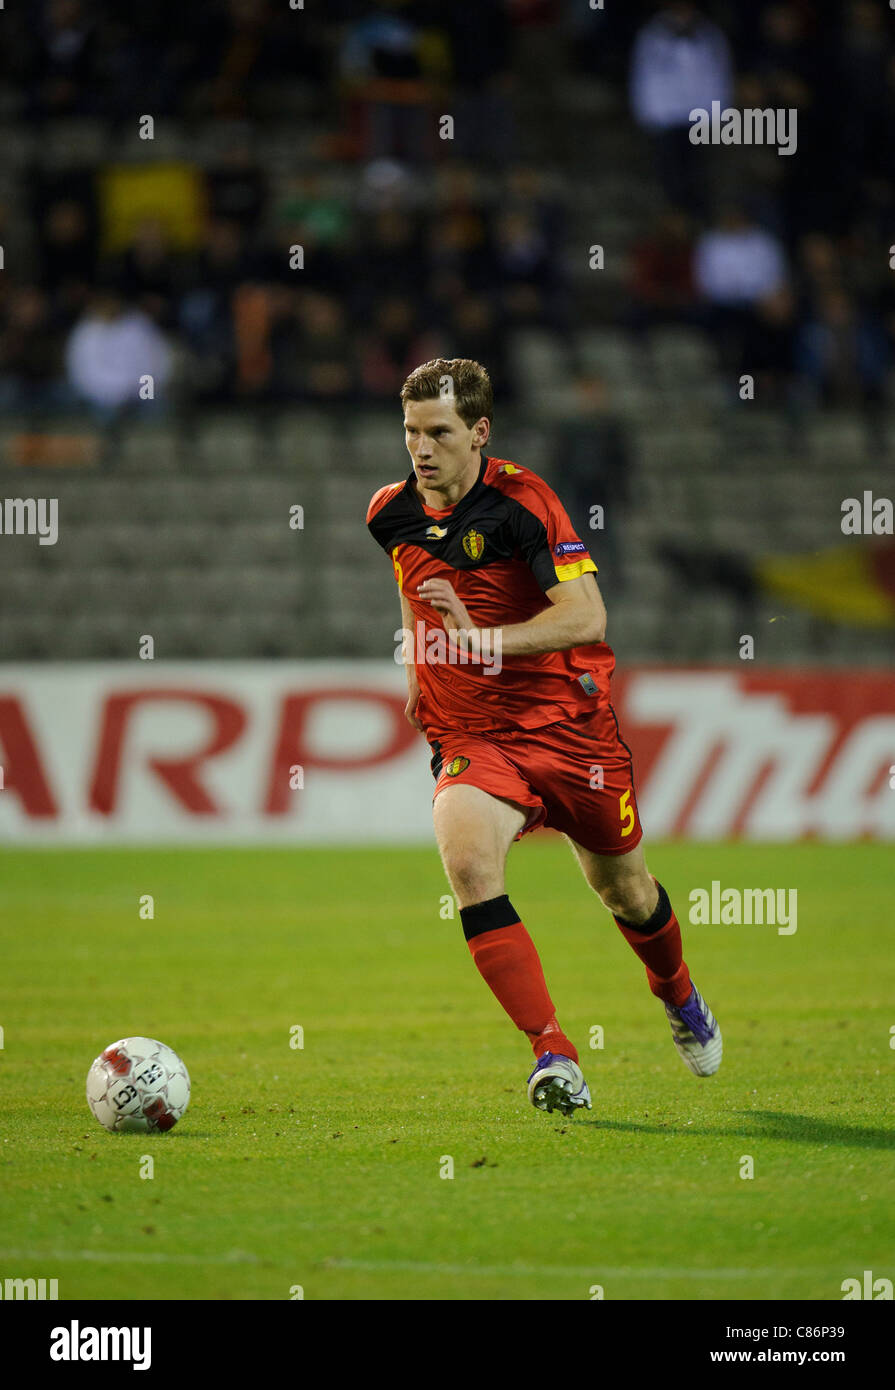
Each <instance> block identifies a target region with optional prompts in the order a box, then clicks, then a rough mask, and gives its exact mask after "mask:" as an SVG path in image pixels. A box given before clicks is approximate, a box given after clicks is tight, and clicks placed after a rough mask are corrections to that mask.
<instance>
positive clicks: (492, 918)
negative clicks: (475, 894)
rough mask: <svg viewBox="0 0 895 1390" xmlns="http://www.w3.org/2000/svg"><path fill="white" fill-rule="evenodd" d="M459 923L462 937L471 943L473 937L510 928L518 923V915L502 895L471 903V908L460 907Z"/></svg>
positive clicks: (505, 896) (504, 895)
mask: <svg viewBox="0 0 895 1390" xmlns="http://www.w3.org/2000/svg"><path fill="white" fill-rule="evenodd" d="M460 921H461V922H462V923H463V935H464V936H465V937H466V940H467V941H471V940H472V938H473V937H474V936H481V934H482V932H486V931H495V930H496V929H497V928H498V927H511V926H512V925H513V923H514V922H518V921H519V913H518V912H516V910H515V908H514V907H513V905H512V903H511V902H510V900H509V898H508V897H507V895H506V893H504V894H503V895H502V896H501V897H499V898H489V899H488V900H487V902H483V903H473V905H472V907H461V908H460Z"/></svg>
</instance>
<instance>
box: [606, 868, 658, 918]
mask: <svg viewBox="0 0 895 1390" xmlns="http://www.w3.org/2000/svg"><path fill="white" fill-rule="evenodd" d="M600 899H601V901H602V903H603V906H604V907H605V908H606V909H607V910H608V911H609V912H611V913H612V915H613V917H621V918H622V920H623V921H625V922H646V921H647V920H648V918H649V917H650V915H651V913H652V911H653V909H654V908H655V906H656V886H655V884H654V883H653V882H652V880H651V879H649V878H647V879H646V881H645V882H644V881H641V880H639V879H635V880H632V881H631V882H630V883H613V884H608V885H605V886H604V887H603V888H602V889H601V890H600Z"/></svg>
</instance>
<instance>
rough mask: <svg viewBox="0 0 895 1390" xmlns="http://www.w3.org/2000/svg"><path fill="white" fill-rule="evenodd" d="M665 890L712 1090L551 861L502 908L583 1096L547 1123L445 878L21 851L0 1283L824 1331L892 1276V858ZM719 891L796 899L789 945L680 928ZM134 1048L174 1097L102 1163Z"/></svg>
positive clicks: (701, 875)
mask: <svg viewBox="0 0 895 1390" xmlns="http://www.w3.org/2000/svg"><path fill="white" fill-rule="evenodd" d="M647 857H648V862H649V865H650V868H651V870H652V871H653V872H654V873H655V874H656V875H657V877H658V878H660V880H661V881H662V882H663V883H664V884H665V885H666V887H667V888H668V891H669V894H670V896H671V900H672V903H674V904H675V906H676V908H677V911H678V915H679V917H680V918H681V919H682V921H683V923H684V932H685V954H686V957H687V959H688V961H689V963H690V966H691V969H692V971H693V975H694V978H695V980H696V982H697V984H698V985H699V986H700V988H701V989H702V990H703V991H704V993H705V994H706V997H707V998H708V1000H709V1002H710V1004H711V1005H712V1008H713V1009H714V1010H715V1012H716V1013H717V1015H718V1018H719V1020H720V1021H721V1024H722V1027H723V1031H724V1037H725V1061H724V1064H723V1066H722V1069H721V1071H720V1073H719V1074H718V1075H717V1076H716V1077H713V1078H710V1079H697V1078H696V1077H694V1076H691V1074H690V1073H689V1072H688V1071H687V1070H686V1069H685V1067H684V1066H683V1065H682V1064H681V1062H680V1060H679V1059H678V1057H677V1055H676V1053H675V1051H674V1048H673V1045H672V1042H671V1037H670V1033H669V1029H668V1025H667V1023H666V1020H665V1017H664V1013H663V1010H662V1007H661V1005H660V1004H659V1003H658V1002H657V1001H656V1000H654V999H653V997H652V996H651V994H650V993H649V991H648V989H647V986H646V982H645V979H644V976H643V971H642V967H641V966H640V964H639V962H638V961H637V960H636V958H635V957H634V955H633V953H632V952H631V951H630V949H629V948H628V947H627V946H626V944H625V943H624V941H623V939H622V937H621V935H620V933H619V932H618V931H617V930H616V928H615V926H614V925H613V923H612V920H611V918H610V917H609V915H608V914H607V913H606V912H605V910H604V909H603V907H602V906H601V904H600V903H599V902H598V900H597V899H596V898H594V897H593V896H592V895H591V893H590V891H589V890H588V888H587V887H586V885H585V883H584V880H583V878H582V877H581V875H580V871H579V870H578V867H577V865H576V864H575V862H574V861H573V859H572V857H571V855H570V853H569V851H568V849H567V848H566V846H565V845H564V844H563V843H562V842H561V841H559V840H557V839H552V838H549V837H543V836H541V837H537V836H536V837H534V838H533V839H532V840H529V841H526V842H524V843H522V844H520V845H517V846H516V847H514V849H513V851H512V854H511V856H510V862H509V879H508V891H509V893H510V895H511V898H512V900H513V903H514V905H515V906H516V907H517V909H518V910H519V911H520V913H521V915H522V917H523V920H524V921H525V923H526V925H527V926H528V928H529V930H530V931H531V933H532V935H533V936H534V938H535V940H536V942H537V944H538V947H539V949H540V952H541V956H542V959H543V962H544V967H545V971H546V974H547V980H548V984H549V986H550V989H551V993H552V996H553V999H554V1001H555V1003H556V1005H557V1009H558V1012H559V1017H560V1019H561V1021H562V1023H563V1025H564V1026H565V1028H566V1029H567V1030H568V1031H569V1032H570V1033H571V1035H572V1036H573V1037H574V1038H575V1039H576V1040H577V1042H578V1046H579V1048H580V1049H581V1054H582V1063H583V1065H584V1067H585V1072H586V1075H587V1077H588V1080H589V1082H590V1086H591V1091H592V1093H593V1098H594V1109H593V1111H592V1112H591V1113H589V1114H587V1115H578V1116H576V1117H575V1118H573V1119H571V1120H564V1119H562V1118H560V1117H557V1116H547V1115H543V1114H540V1113H536V1112H535V1111H534V1110H532V1109H531V1107H530V1106H529V1105H528V1102H527V1100H526V1097H525V1088H524V1083H525V1079H526V1077H527V1074H528V1072H529V1070H530V1066H531V1054H530V1051H529V1048H528V1044H527V1042H526V1040H525V1039H524V1037H522V1035H521V1034H519V1033H518V1032H516V1030H515V1029H514V1028H513V1026H512V1024H510V1023H509V1022H508V1021H507V1019H506V1018H505V1017H504V1015H503V1013H502V1011H501V1010H500V1008H499V1006H498V1005H497V1003H496V1002H495V1001H494V999H493V998H492V997H491V995H490V993H489V991H488V990H487V988H486V986H485V985H484V983H483V982H482V980H481V979H480V978H479V976H478V974H477V972H476V970H475V968H474V966H473V964H472V961H471V959H470V957H469V953H468V951H467V949H466V946H465V944H464V942H463V937H462V932H461V928H460V922H459V917H457V918H455V919H454V920H448V919H444V918H442V917H441V916H440V910H441V904H442V895H443V894H446V893H447V886H446V884H445V881H444V878H443V874H442V870H441V866H440V862H439V860H438V857H437V854H436V851H435V849H434V847H433V848H431V849H426V848H424V849H405V850H401V849H361V850H354V851H352V850H349V849H331V850H330V849H327V850H295V851H285V850H269V851H268V850H257V851H253V850H238V851H237V850H210V851H205V850H156V849H146V850H142V849H141V850H131V849H129V850H119V851H109V850H96V851H84V852H80V851H52V850H47V851H43V850H30V851H22V852H18V851H7V852H5V853H4V854H3V855H2V856H0V923H2V925H0V945H2V970H0V1025H2V1027H3V1029H4V1047H3V1050H2V1052H0V1115H2V1119H0V1126H2V1132H0V1279H2V1278H13V1277H22V1278H24V1277H33V1278H38V1277H44V1278H58V1280H59V1296H60V1298H62V1299H65V1298H87V1299H103V1298H121V1297H123V1298H133V1299H142V1298H163V1299H184V1298H187V1299H188V1298H212V1299H246V1298H249V1299H289V1298H290V1297H291V1296H294V1294H293V1290H294V1289H295V1286H301V1288H302V1289H303V1291H304V1297H305V1298H306V1299H340V1300H341V1299H387V1300H392V1299H450V1300H453V1299H475V1300H480V1299H481V1300H492V1299H544V1298H549V1299H588V1298H590V1297H592V1294H591V1290H592V1289H593V1287H594V1286H597V1285H599V1286H601V1288H602V1289H603V1293H604V1297H605V1298H606V1299H614V1300H619V1299H622V1300H624V1299H666V1298H668V1299H712V1298H736V1299H790V1298H816V1299H832V1300H836V1299H840V1298H841V1297H842V1294H841V1284H842V1281H843V1280H844V1279H846V1278H851V1277H858V1278H861V1277H862V1272H863V1271H864V1270H866V1269H869V1270H872V1271H873V1274H874V1276H875V1277H877V1278H879V1277H880V1276H885V1277H888V1278H892V1277H893V1276H895V1247H893V1239H892V1235H893V1224H895V1222H893V1212H895V1200H893V1199H895V1181H893V1168H895V1165H893V1155H892V1137H893V1128H892V1120H891V1095H892V1073H893V1068H895V1051H893V1050H892V1049H891V1047H890V1029H891V1028H892V1026H893V1025H895V1000H893V989H892V984H893V973H895V972H893V964H892V951H891V921H892V849H891V847H890V846H889V847H887V846H881V845H872V844H858V845H852V846H841V847H836V846H828V845H815V844H802V845H794V846H793V845H785V846H746V845H716V846H709V845H702V846H700V845H684V844H667V845H661V844H656V845H651V846H650V847H649V850H648V855H647ZM712 879H719V880H720V881H721V883H722V886H724V887H734V886H735V887H741V888H746V887H769V886H775V887H787V888H793V887H794V888H797V889H798V895H799V898H798V931H797V932H796V934H795V935H793V936H781V935H778V933H777V931H776V929H775V928H774V927H772V926H688V925H687V922H686V918H687V912H688V894H689V891H690V890H691V889H692V888H696V887H706V888H708V887H709V885H710V883H711V881H712ZM146 893H151V894H152V895H153V897H154V900H155V918H154V920H152V921H142V920H140V917H139V915H138V900H139V898H140V895H142V894H146ZM296 1024H297V1025H301V1027H302V1028H303V1030H304V1046H303V1047H302V1048H293V1047H291V1046H290V1030H291V1029H292V1028H293V1026H294V1025H296ZM593 1025H599V1026H600V1027H601V1028H602V1029H603V1030H604V1046H603V1048H602V1050H591V1049H590V1048H589V1046H588V1040H589V1038H590V1036H591V1031H590V1030H591V1028H592V1026H593ZM127 1034H147V1035H149V1036H150V1037H157V1038H160V1039H161V1040H162V1041H164V1042H167V1043H168V1044H169V1045H170V1046H172V1047H173V1048H175V1050H176V1051H178V1052H179V1053H180V1054H181V1056H182V1057H183V1058H184V1060H185V1062H186V1064H187V1066H188V1068H189V1070H190V1073H191V1077H192V1083H193V1092H192V1099H191V1102H190V1107H189V1109H188V1111H187V1113H186V1115H185V1117H184V1118H183V1120H181V1122H180V1123H179V1124H178V1125H177V1127H176V1128H175V1129H174V1130H173V1131H171V1133H170V1134H167V1135H156V1136H146V1135H121V1136H118V1135H110V1134H107V1133H106V1132H105V1131H104V1130H102V1129H101V1128H100V1127H99V1125H98V1124H97V1123H96V1122H95V1121H94V1119H93V1117H92V1116H91V1114H90V1112H89V1110H88V1108H87V1105H86V1101H85V1097H84V1082H85V1077H86V1074H87V1069H88V1067H89V1065H90V1063H91V1061H92V1060H93V1058H94V1056H95V1055H96V1054H97V1053H98V1052H100V1051H101V1049H102V1048H103V1047H104V1046H106V1045H107V1044H108V1043H110V1042H112V1041H114V1040H115V1039H116V1038H119V1037H122V1036H125V1035H127ZM146 1154H149V1155H151V1156H152V1158H153V1159H154V1177H153V1178H151V1179H145V1178H141V1176H140V1171H141V1164H142V1159H143V1155H146ZM745 1155H750V1156H751V1157H752V1159H753V1162H754V1177H753V1178H751V1179H748V1178H743V1177H741V1176H740V1173H741V1171H742V1170H743V1167H744V1165H743V1163H742V1160H743V1158H744V1156H745ZM448 1158H450V1159H451V1160H452V1163H453V1177H442V1176H441V1174H442V1172H445V1171H447V1170H448V1167H449V1165H448V1163H447V1159H448Z"/></svg>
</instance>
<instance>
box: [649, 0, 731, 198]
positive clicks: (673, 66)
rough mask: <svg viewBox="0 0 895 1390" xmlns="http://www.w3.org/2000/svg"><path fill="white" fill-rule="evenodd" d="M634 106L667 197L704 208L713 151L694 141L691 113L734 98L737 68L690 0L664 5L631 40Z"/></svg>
mask: <svg viewBox="0 0 895 1390" xmlns="http://www.w3.org/2000/svg"><path fill="white" fill-rule="evenodd" d="M630 91H631V107H632V110H633V113H634V119H635V120H636V121H637V123H638V125H640V126H642V127H643V128H644V130H646V131H647V133H648V134H649V135H650V137H651V140H652V143H653V146H654V149H655V154H656V165H657V171H658V175H659V178H660V180H661V182H662V186H663V189H664V191H665V195H666V197H667V198H668V200H669V202H671V204H672V205H673V206H674V207H679V208H682V209H684V210H685V211H686V212H689V213H694V212H697V213H699V212H704V211H705V205H706V194H705V188H706V178H705V174H706V169H707V164H708V161H707V158H706V156H707V154H708V151H707V150H705V149H704V148H703V147H702V146H694V145H692V144H691V143H690V112H691V111H692V110H694V109H695V108H697V107H702V108H703V109H704V110H706V111H710V110H711V106H712V102H713V101H720V102H721V106H722V109H723V108H724V107H725V106H728V105H729V104H730V100H731V96H732V93H733V72H732V68H731V60H730V49H729V48H728V44H727V40H726V38H725V37H724V35H723V33H722V32H721V30H720V29H719V28H718V26H717V25H716V24H713V23H712V21H711V20H709V19H707V18H706V17H705V16H704V15H702V14H700V12H699V10H698V9H697V8H696V6H695V5H693V4H690V3H689V2H688V0H675V3H672V4H668V5H666V6H665V7H664V8H663V10H662V11H661V12H660V13H659V14H657V15H655V16H654V17H653V18H652V19H651V20H649V22H648V23H647V24H645V25H644V26H643V28H642V29H641V30H640V32H639V33H638V35H637V38H636V39H635V41H634V50H633V54H632V57H631V73H630Z"/></svg>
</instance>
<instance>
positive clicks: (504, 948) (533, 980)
mask: <svg viewBox="0 0 895 1390" xmlns="http://www.w3.org/2000/svg"><path fill="white" fill-rule="evenodd" d="M460 917H461V920H462V922H463V931H464V933H465V935H466V940H467V942H468V943H469V949H470V951H471V952H472V958H473V960H474V961H475V963H476V966H477V968H478V971H479V974H480V975H481V977H482V979H483V980H484V981H485V983H486V984H487V985H488V987H489V989H490V990H491V992H492V994H493V995H494V996H495V998H496V999H497V1000H498V1002H499V1003H500V1004H501V1005H502V1006H503V1008H504V1009H505V1011H506V1012H507V1013H508V1014H509V1016H510V1018H511V1019H512V1020H513V1022H514V1023H515V1025H516V1027H517V1028H519V1029H521V1031H522V1032H523V1033H525V1034H526V1035H527V1037H528V1040H529V1042H530V1043H531V1045H532V1048H533V1049H534V1054H535V1056H536V1057H541V1056H542V1055H543V1054H544V1053H545V1052H556V1053H559V1054H561V1055H562V1056H563V1057H571V1059H572V1061H573V1062H577V1061H578V1052H577V1050H576V1048H575V1045H574V1043H572V1042H571V1041H570V1039H569V1038H567V1037H566V1035H565V1033H564V1032H563V1031H562V1029H561V1028H560V1026H559V1024H558V1023H557V1021H556V1014H555V1010H554V1007H553V1002H552V1000H551V998H550V995H549V994H548V993H547V985H546V983H545V981H544V972H543V970H542V969H541V961H540V958H539V956H538V953H537V950H536V949H535V944H534V942H533V941H532V939H531V937H530V936H529V934H528V932H527V931H526V930H525V927H524V926H523V925H522V923H521V922H520V921H519V917H518V914H517V913H516V912H515V911H514V910H513V908H512V906H511V904H510V900H509V898H508V897H507V896H506V894H504V895H503V896H502V897H499V898H490V899H489V900H488V901H487V902H484V903H476V904H475V905H474V906H472V907H464V908H461V910H460Z"/></svg>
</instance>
